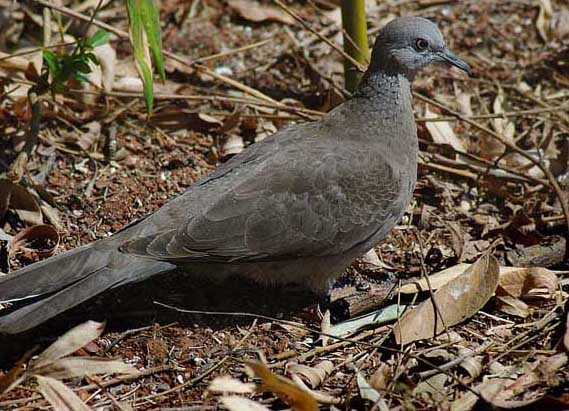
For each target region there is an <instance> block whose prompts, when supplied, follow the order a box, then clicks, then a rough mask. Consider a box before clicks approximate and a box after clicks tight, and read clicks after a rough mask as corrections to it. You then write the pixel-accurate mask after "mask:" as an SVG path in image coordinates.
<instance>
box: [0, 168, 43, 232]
mask: <svg viewBox="0 0 569 411" xmlns="http://www.w3.org/2000/svg"><path fill="white" fill-rule="evenodd" d="M8 208H10V209H12V210H14V212H15V213H16V214H17V215H18V217H19V218H20V220H22V221H23V222H24V223H26V224H28V225H39V224H43V216H42V212H41V207H40V204H39V202H38V199H37V197H36V196H35V195H34V194H32V192H31V191H29V190H28V189H27V188H26V187H24V186H21V185H19V184H14V183H12V182H11V181H9V180H5V179H3V180H0V218H2V217H4V214H5V213H6V211H7V210H8Z"/></svg>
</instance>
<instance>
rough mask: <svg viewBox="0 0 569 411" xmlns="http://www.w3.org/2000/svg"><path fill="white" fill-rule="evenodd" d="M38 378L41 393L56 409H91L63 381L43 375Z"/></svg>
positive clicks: (73, 410)
mask: <svg viewBox="0 0 569 411" xmlns="http://www.w3.org/2000/svg"><path fill="white" fill-rule="evenodd" d="M36 380H37V382H38V388H39V390H40V392H41V394H42V395H43V396H44V398H45V399H46V400H47V401H48V402H49V403H50V404H51V405H52V407H53V408H55V410H56V411H91V408H90V407H89V406H88V405H87V404H85V403H84V402H83V401H82V400H81V398H79V397H78V396H77V394H75V393H74V392H73V390H71V389H70V388H68V387H67V386H66V385H65V384H63V383H62V382H61V381H58V380H56V379H55V378H50V377H44V376H41V375H38V376H36Z"/></svg>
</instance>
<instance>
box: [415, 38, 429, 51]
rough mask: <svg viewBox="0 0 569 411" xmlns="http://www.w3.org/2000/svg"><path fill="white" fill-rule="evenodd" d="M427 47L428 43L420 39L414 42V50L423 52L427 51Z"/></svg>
mask: <svg viewBox="0 0 569 411" xmlns="http://www.w3.org/2000/svg"><path fill="white" fill-rule="evenodd" d="M428 47H429V42H428V41H427V40H425V39H421V38H419V39H417V40H415V48H416V49H417V50H418V51H425V50H427V48H428Z"/></svg>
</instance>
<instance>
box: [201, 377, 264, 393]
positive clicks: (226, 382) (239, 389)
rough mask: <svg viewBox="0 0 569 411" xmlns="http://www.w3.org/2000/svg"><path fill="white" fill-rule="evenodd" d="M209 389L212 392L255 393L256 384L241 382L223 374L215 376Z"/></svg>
mask: <svg viewBox="0 0 569 411" xmlns="http://www.w3.org/2000/svg"><path fill="white" fill-rule="evenodd" d="M207 389H208V390H209V391H212V392H225V393H233V394H253V393H254V392H255V384H252V383H244V382H241V381H239V380H238V379H236V378H233V377H230V376H229V375H221V376H219V377H215V378H214V379H213V381H212V382H211V383H210V384H209V387H207Z"/></svg>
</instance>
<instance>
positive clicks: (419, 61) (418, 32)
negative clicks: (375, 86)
mask: <svg viewBox="0 0 569 411" xmlns="http://www.w3.org/2000/svg"><path fill="white" fill-rule="evenodd" d="M437 62H439V63H446V64H450V65H452V66H455V67H458V68H459V69H461V70H463V71H465V72H467V73H470V66H469V65H468V64H467V63H466V62H465V61H464V60H462V59H460V58H459V57H457V56H456V55H455V54H453V53H452V52H451V51H450V50H449V49H448V48H447V46H446V44H445V40H444V38H443V35H442V33H441V31H440V30H439V28H438V27H437V25H436V24H435V23H433V22H432V21H430V20H427V19H425V18H422V17H400V18H397V19H395V20H392V21H391V22H389V23H388V24H386V25H385V27H384V28H383V29H382V30H381V31H380V32H379V35H378V36H377V39H376V41H375V45H374V47H373V53H372V58H371V64H370V67H369V69H370V70H371V71H372V72H373V71H378V70H382V71H389V72H394V73H401V74H403V75H405V76H406V77H407V78H408V79H409V80H413V78H414V77H415V75H416V74H417V72H418V71H419V70H421V69H422V68H423V67H425V66H427V65H428V64H431V63H437Z"/></svg>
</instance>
